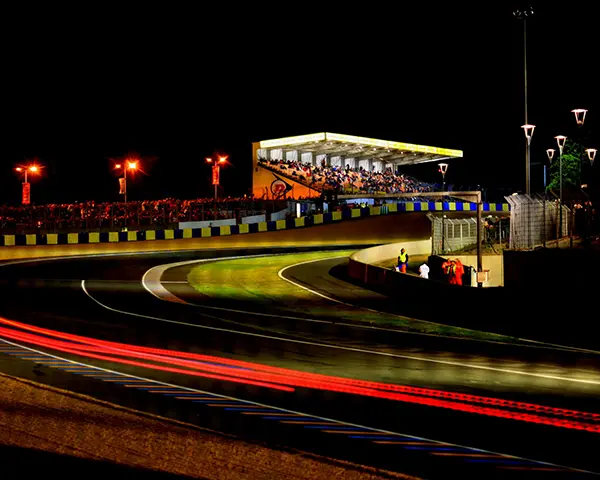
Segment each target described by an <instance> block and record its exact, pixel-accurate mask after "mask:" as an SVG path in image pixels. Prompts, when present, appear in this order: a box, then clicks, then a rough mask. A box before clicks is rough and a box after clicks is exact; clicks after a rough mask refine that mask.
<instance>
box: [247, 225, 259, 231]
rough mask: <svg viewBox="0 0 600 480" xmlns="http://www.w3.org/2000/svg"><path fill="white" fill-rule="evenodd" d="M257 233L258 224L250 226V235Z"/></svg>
mask: <svg viewBox="0 0 600 480" xmlns="http://www.w3.org/2000/svg"><path fill="white" fill-rule="evenodd" d="M257 232H258V223H250V224H248V233H257Z"/></svg>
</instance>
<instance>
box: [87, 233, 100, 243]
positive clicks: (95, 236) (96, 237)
mask: <svg viewBox="0 0 600 480" xmlns="http://www.w3.org/2000/svg"><path fill="white" fill-rule="evenodd" d="M89 241H90V243H100V232H90V240H89Z"/></svg>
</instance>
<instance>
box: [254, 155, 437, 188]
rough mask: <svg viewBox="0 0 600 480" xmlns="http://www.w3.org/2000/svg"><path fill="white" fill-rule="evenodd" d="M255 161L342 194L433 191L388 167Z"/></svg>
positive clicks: (310, 183) (301, 180) (289, 161)
mask: <svg viewBox="0 0 600 480" xmlns="http://www.w3.org/2000/svg"><path fill="white" fill-rule="evenodd" d="M259 162H260V163H262V164H263V165H265V166H267V167H270V168H271V169H275V170H279V171H281V172H282V173H283V174H284V175H287V176H289V177H292V178H294V180H296V181H298V182H299V183H302V184H304V185H307V186H309V187H312V188H315V189H316V190H335V191H337V192H339V193H342V194H344V193H345V194H363V193H365V194H395V193H421V192H432V191H434V190H435V187H434V185H432V184H428V183H424V182H420V181H418V180H415V179H414V178H412V177H409V176H407V175H403V174H399V173H396V172H394V171H393V170H392V169H390V168H386V169H385V170H384V171H382V172H377V171H375V170H374V169H373V170H371V171H369V170H367V169H364V168H363V167H362V166H361V167H359V168H357V169H355V168H350V166H349V165H346V166H330V165H326V164H325V163H322V164H321V165H312V164H309V163H303V162H299V161H296V160H266V159H264V158H259Z"/></svg>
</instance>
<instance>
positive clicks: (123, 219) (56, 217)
mask: <svg viewBox="0 0 600 480" xmlns="http://www.w3.org/2000/svg"><path fill="white" fill-rule="evenodd" d="M214 206H215V204H214V199H212V198H197V199H194V200H178V199H176V198H165V199H163V200H143V201H132V202H128V203H124V202H120V203H117V202H94V201H88V202H77V203H69V204H49V205H20V206H0V230H1V231H2V232H12V231H22V230H31V229H35V230H43V231H57V230H64V229H81V228H83V229H112V228H124V227H127V226H135V227H152V226H156V225H169V224H175V223H178V222H188V221H204V220H222V219H225V218H236V217H238V216H239V217H241V216H248V215H257V214H260V213H261V212H263V213H264V205H262V202H260V201H256V200H255V199H254V198H253V197H239V198H226V199H222V200H219V202H218V203H217V216H216V218H215V209H214Z"/></svg>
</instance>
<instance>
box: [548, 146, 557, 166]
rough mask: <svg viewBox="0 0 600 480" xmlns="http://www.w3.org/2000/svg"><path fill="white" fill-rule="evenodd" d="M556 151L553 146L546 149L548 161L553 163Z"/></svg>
mask: <svg viewBox="0 0 600 480" xmlns="http://www.w3.org/2000/svg"><path fill="white" fill-rule="evenodd" d="M555 153H556V150H554V149H553V148H549V149H548V150H546V155H548V161H549V162H550V163H552V159H553V158H554V154H555Z"/></svg>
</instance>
